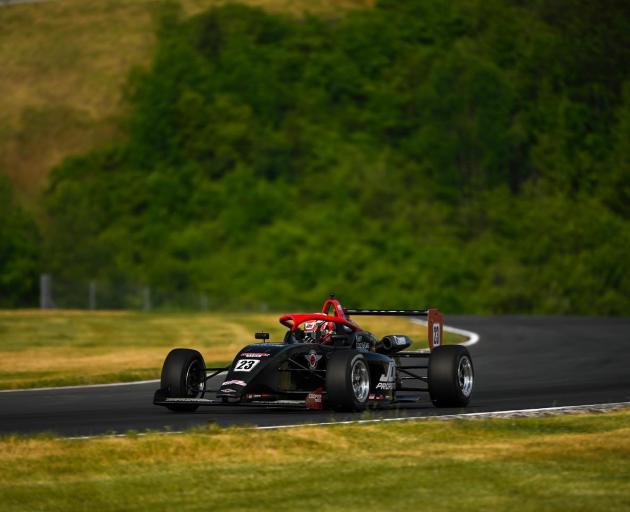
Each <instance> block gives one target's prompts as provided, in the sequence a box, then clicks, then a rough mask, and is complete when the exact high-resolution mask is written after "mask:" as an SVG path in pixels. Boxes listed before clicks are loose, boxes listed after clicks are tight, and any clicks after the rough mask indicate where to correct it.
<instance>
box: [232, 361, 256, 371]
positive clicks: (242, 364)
mask: <svg viewBox="0 0 630 512" xmlns="http://www.w3.org/2000/svg"><path fill="white" fill-rule="evenodd" d="M258 363H260V360H258V359H239V360H238V361H237V362H236V365H235V366H234V371H235V372H251V371H252V369H253V368H254V367H255V366H256V365H257V364H258Z"/></svg>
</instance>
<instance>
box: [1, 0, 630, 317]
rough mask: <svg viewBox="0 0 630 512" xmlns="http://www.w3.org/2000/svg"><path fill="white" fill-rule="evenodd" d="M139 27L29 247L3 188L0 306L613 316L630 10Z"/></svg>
mask: <svg viewBox="0 0 630 512" xmlns="http://www.w3.org/2000/svg"><path fill="white" fill-rule="evenodd" d="M157 18H158V19H157V27H158V28H157V31H158V32H157V37H158V44H157V49H156V51H155V54H154V56H153V58H152V60H151V62H150V63H147V65H146V66H145V67H143V68H141V69H137V70H135V71H134V72H133V73H132V75H131V76H130V78H129V80H128V84H127V86H126V99H127V102H128V104H129V108H128V114H127V115H126V117H125V119H124V122H123V130H124V133H125V136H124V137H123V139H122V142H120V141H118V142H116V143H111V144H107V143H106V142H104V143H103V146H102V148H100V149H98V150H96V151H92V152H89V153H87V154H84V155H79V156H76V157H72V158H70V159H67V160H66V161H65V162H64V163H63V164H62V165H60V166H58V167H57V168H56V169H54V171H53V172H52V175H51V179H50V185H49V188H48V190H47V192H46V197H45V205H46V213H47V219H48V220H47V222H46V223H45V225H44V226H42V227H41V235H37V234H33V233H34V231H35V230H34V224H33V222H32V220H30V219H29V218H28V215H27V214H26V213H25V212H23V211H21V210H20V208H19V206H18V205H17V204H16V202H15V201H14V200H13V199H12V198H11V190H10V185H9V183H8V182H5V181H3V182H0V213H1V214H2V219H3V222H2V226H1V227H0V290H1V293H0V297H1V298H0V301H1V303H2V304H1V305H3V306H25V305H34V304H36V301H37V276H38V274H39V273H40V272H43V271H46V272H51V273H53V275H55V276H59V277H60V278H68V279H76V280H81V279H83V280H88V279H98V280H99V281H100V282H103V283H117V282H120V283H143V284H150V285H151V286H154V287H157V288H160V289H161V290H165V291H167V292H171V293H173V294H174V295H176V294H178V293H181V292H183V291H193V292H203V293H205V294H207V295H208V296H209V297H211V298H212V299H213V304H217V303H221V304H224V305H225V306H227V307H243V306H246V305H252V304H260V303H265V304H268V305H269V306H271V307H275V308H281V307H285V306H288V305H291V306H304V307H307V306H313V305H316V304H318V303H319V302H321V300H322V299H323V298H325V296H326V294H327V292H328V291H330V290H335V291H336V292H337V293H338V294H339V295H340V297H341V298H342V299H343V300H344V301H345V302H346V303H348V304H350V303H352V305H354V306H355V307H358V306H365V307H370V306H379V307H385V306H391V307H411V306H414V307H422V306H426V305H436V306H439V307H441V308H442V309H443V310H445V311H447V312H494V313H505V312H519V313H554V314H557V313H561V314H565V313H575V314H605V315H623V314H625V315H627V314H628V313H629V312H630V257H629V255H628V252H629V250H630V74H629V66H630V4H629V3H628V2H625V1H623V0H618V1H613V0H609V1H605V2H590V1H587V0H555V1H554V2H543V1H537V0H488V1H483V2H478V1H474V0H469V1H468V0H460V1H458V2H453V1H452V0H405V1H404V2H400V1H398V0H381V1H380V2H378V3H377V4H376V6H375V7H374V8H373V9H368V10H361V11H354V12H350V13H348V14H345V15H344V16H341V17H337V18H330V17H312V16H307V17H299V18H297V17H291V16H283V15H280V14H270V13H266V12H264V11H262V10H258V9H254V8H250V7H245V6H239V5H227V6H224V7H220V8H215V9H212V10H210V11H207V12H205V13H203V14H201V15H198V16H195V17H193V18H189V19H185V18H184V17H182V16H181V13H180V10H179V9H178V6H177V4H175V3H169V4H166V5H165V6H163V7H162V8H161V9H160V10H159V14H158V16H157ZM5 218H6V219H7V221H6V222H5V221H4V219H5Z"/></svg>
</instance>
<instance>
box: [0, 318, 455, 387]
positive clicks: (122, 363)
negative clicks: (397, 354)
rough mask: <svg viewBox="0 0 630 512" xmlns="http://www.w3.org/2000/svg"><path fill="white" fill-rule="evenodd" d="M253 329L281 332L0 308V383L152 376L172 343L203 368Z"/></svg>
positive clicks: (224, 357) (221, 323)
mask: <svg viewBox="0 0 630 512" xmlns="http://www.w3.org/2000/svg"><path fill="white" fill-rule="evenodd" d="M361 325H362V326H363V327H364V328H366V329H368V330H371V331H373V332H374V333H375V334H377V335H380V336H382V335H385V334H396V333H398V334H411V335H412V338H413V339H414V341H415V345H414V348H421V347H424V346H426V328H425V327H421V326H416V325H412V324H410V323H409V321H408V320H406V319H404V318H369V319H367V318H366V319H365V321H363V319H362V320H361ZM260 330H266V331H269V332H270V333H271V337H272V338H271V339H272V340H273V341H281V340H282V337H283V335H284V332H285V328H284V327H283V326H281V325H280V324H279V323H278V315H277V314H272V313H267V314H257V313H243V314H237V313H208V314H202V313H177V314H143V313H130V312H108V311H100V312H88V311H58V310H53V311H40V310H31V311H28V310H22V311H0V388H5V389H6V388H22V387H35V386H52V385H66V384H67V385H71V384H88V383H89V384H94V383H102V382H116V381H129V380H138V379H149V378H157V377H159V372H160V368H161V366H162V362H163V360H164V357H165V356H166V354H167V353H168V351H169V350H170V349H171V348H175V347H190V348H196V349H198V350H200V351H201V352H202V354H203V355H204V357H205V359H206V362H207V364H208V365H213V364H225V363H227V362H229V361H231V360H232V358H233V357H234V354H235V353H236V352H237V351H238V350H239V349H240V348H241V347H243V346H244V345H246V344H248V343H252V342H254V338H253V333H254V332H256V331H260ZM461 339H462V338H461V337H453V336H450V335H449V337H448V338H447V340H448V341H451V342H453V341H459V340H461Z"/></svg>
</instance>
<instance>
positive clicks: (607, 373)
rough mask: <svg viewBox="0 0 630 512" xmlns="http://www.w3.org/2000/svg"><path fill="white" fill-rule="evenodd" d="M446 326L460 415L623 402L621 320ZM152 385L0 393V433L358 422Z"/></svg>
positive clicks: (413, 411)
mask: <svg viewBox="0 0 630 512" xmlns="http://www.w3.org/2000/svg"><path fill="white" fill-rule="evenodd" d="M446 320H447V322H446V323H447V324H448V325H451V326H454V327H460V328H462V329H468V330H470V331H474V332H476V333H478V334H479V335H480V336H481V339H480V341H479V343H477V344H476V345H474V346H472V347H470V348H469V350H470V352H471V355H472V358H473V363H474V366H475V374H476V375H475V377H476V382H475V389H474V391H473V399H472V401H471V404H470V405H469V407H467V408H466V409H465V412H485V411H502V410H513V409H529V408H539V407H552V406H563V405H583V404H597V403H611V402H623V401H630V318H618V319H609V318H572V317H525V316H503V317H469V316H453V317H448V318H447V319H446ZM412 328H418V327H417V326H416V327H412ZM246 343H247V340H244V342H243V345H245V344H246ZM165 355H166V354H165ZM157 387H158V386H157V384H155V383H149V384H136V385H124V386H115V387H97V388H75V389H56V390H43V391H20V392H0V434H7V433H13V432H19V433H28V432H42V431H49V432H56V433H59V434H62V435H69V436H81V435H96V434H104V433H114V432H118V433H121V432H126V431H128V430H130V429H133V430H137V431H144V430H167V429H168V430H181V429H185V428H187V427H192V426H198V425H205V424H207V423H208V422H215V423H218V424H220V425H260V426H272V425H289V424H298V423H320V422H330V421H340V420H352V419H361V418H362V414H360V413H357V414H340V413H331V412H326V411H321V412H320V411H301V410H299V411H298V410H281V409H261V408H254V407H208V408H200V409H198V410H197V412H195V413H193V414H177V413H173V412H170V411H168V410H167V409H165V408H162V407H157V406H154V405H153V404H152V403H151V402H152V398H153V391H154V390H155V389H156V388H157ZM458 412H463V411H461V410H459V409H436V408H434V407H433V406H432V405H431V403H430V402H429V400H428V395H427V398H426V400H423V401H421V402H418V403H416V404H410V405H405V406H402V407H400V408H398V409H392V410H386V411H378V412H376V413H373V414H372V415H371V416H372V417H374V416H376V417H379V416H382V417H396V416H403V417H409V416H433V415H441V414H453V413H458Z"/></svg>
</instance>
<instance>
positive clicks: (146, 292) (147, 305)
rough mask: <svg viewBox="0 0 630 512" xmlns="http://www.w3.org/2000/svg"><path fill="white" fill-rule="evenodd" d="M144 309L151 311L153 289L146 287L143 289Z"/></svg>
mask: <svg viewBox="0 0 630 512" xmlns="http://www.w3.org/2000/svg"><path fill="white" fill-rule="evenodd" d="M142 309H143V310H144V311H151V287H150V286H145V287H144V288H143V289H142Z"/></svg>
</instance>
